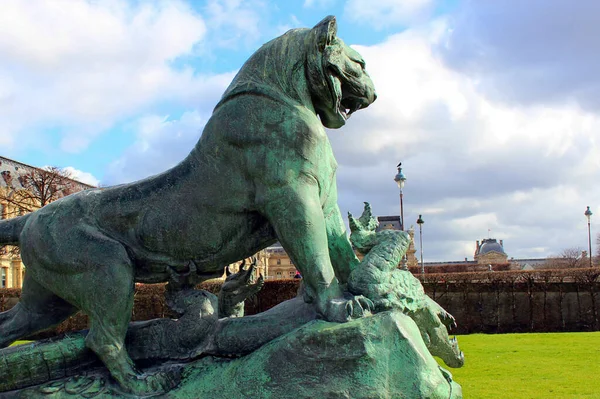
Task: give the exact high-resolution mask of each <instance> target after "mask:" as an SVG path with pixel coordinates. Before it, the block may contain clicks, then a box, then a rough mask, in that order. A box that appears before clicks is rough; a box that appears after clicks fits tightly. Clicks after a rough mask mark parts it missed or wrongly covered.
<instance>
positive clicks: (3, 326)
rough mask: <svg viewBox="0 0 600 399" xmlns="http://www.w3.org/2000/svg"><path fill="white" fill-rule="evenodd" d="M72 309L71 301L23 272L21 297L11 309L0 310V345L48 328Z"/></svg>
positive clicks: (73, 309)
mask: <svg viewBox="0 0 600 399" xmlns="http://www.w3.org/2000/svg"><path fill="white" fill-rule="evenodd" d="M76 310H77V309H76V308H75V307H74V306H73V305H71V304H70V303H68V302H66V301H65V300H63V299H62V298H60V297H58V296H56V295H55V294H54V293H52V292H50V291H49V290H47V289H46V288H44V287H43V286H41V285H40V284H39V283H38V282H37V281H35V280H34V279H33V278H32V277H31V276H30V275H29V274H25V281H24V282H23V290H22V293H21V300H20V301H19V303H17V304H16V305H15V306H14V307H12V308H11V309H9V310H7V311H6V312H2V313H0V348H4V347H6V346H8V345H10V344H11V343H13V342H14V341H16V340H17V339H19V338H24V337H27V336H28V335H31V334H33V333H35V332H37V331H40V330H44V329H46V328H50V327H52V326H54V325H56V324H58V323H60V322H61V321H63V320H64V319H66V318H67V317H69V316H70V315H72V314H73V313H75V311H76Z"/></svg>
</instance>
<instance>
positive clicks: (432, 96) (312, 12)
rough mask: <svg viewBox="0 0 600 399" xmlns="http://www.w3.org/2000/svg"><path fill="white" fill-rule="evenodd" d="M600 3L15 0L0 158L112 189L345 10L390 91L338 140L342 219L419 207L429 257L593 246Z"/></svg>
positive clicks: (181, 141) (182, 142)
mask: <svg viewBox="0 0 600 399" xmlns="http://www.w3.org/2000/svg"><path fill="white" fill-rule="evenodd" d="M599 12H600V5H598V4H597V3H596V2H594V1H591V0H590V1H586V0H582V1H579V2H577V3H576V4H572V3H571V2H568V1H566V0H564V1H558V0H547V1H546V0H545V1H542V0H531V1H528V2H522V1H520V0H499V1H494V2H490V1H458V0H457V1H436V0H379V1H366V0H304V1H301V0H298V1H289V2H283V1H269V0H247V1H240V0H212V1H183V0H173V1H129V2H128V1H125V0H109V1H103V2H95V1H94V2H93V1H85V0H68V1H67V0H65V1H58V0H57V1H41V0H31V1H28V2H22V1H18V0H5V1H3V2H2V4H0V155H3V156H6V157H9V158H13V159H16V160H18V161H21V162H25V163H28V164H31V165H36V166H44V165H55V166H61V167H71V168H74V169H75V170H77V171H78V173H79V177H80V179H82V180H84V181H86V182H90V183H100V184H102V185H111V184H117V183H122V182H128V181H133V180H136V179H140V178H143V177H145V176H148V175H151V174H154V173H158V172H160V171H162V170H164V169H166V168H168V167H170V166H172V165H174V164H175V163H176V162H177V161H178V160H180V159H182V158H183V157H184V156H185V155H186V154H187V152H188V151H189V150H190V149H191V148H192V146H193V145H194V143H195V142H196V141H197V139H198V137H199V136H200V134H201V131H202V127H203V126H204V124H205V123H206V121H207V120H208V118H209V117H210V114H211V112H212V108H213V107H214V105H215V104H216V102H217V101H218V99H219V98H220V96H221V94H222V92H223V91H224V89H225V88H226V87H227V85H228V83H229V82H230V80H231V79H232V78H233V76H234V75H235V73H236V71H237V70H238V69H239V67H240V66H241V65H242V64H243V62H244V61H245V60H246V59H247V58H248V57H249V56H250V55H251V54H252V52H253V51H255V50H256V49H257V48H258V47H259V46H260V45H261V44H262V43H264V42H266V41H268V40H270V39H272V38H273V37H275V36H277V35H279V34H281V33H283V32H285V31H286V30H287V29H290V28H296V27H312V26H313V25H314V24H316V23H317V22H319V21H320V20H321V19H322V18H323V17H324V16H326V15H329V14H333V15H336V16H337V19H338V26H339V32H338V36H339V37H341V38H342V39H344V40H345V41H346V42H347V43H349V44H351V45H353V46H354V47H355V48H356V49H357V50H358V51H359V52H360V53H361V54H362V55H363V56H364V58H365V59H366V61H367V70H369V72H370V74H371V75H372V77H373V80H374V82H375V84H376V87H377V90H378V96H379V97H378V100H377V102H376V103H375V104H373V106H372V107H370V108H369V109H367V110H363V111H360V112H359V113H357V114H356V115H353V117H352V118H351V119H350V120H349V121H348V124H347V125H346V126H345V127H344V128H342V129H340V130H339V131H338V130H336V131H330V132H329V134H330V138H331V141H332V145H333V148H334V151H335V153H336V157H337V159H338V163H339V164H340V169H339V174H338V184H339V190H340V207H341V209H342V212H344V213H345V212H346V211H352V212H353V213H360V210H361V207H362V202H363V201H370V202H371V203H372V205H373V209H374V211H375V212H376V213H378V214H380V215H383V214H398V208H399V204H398V191H397V188H396V186H395V184H394V182H393V181H392V179H393V176H394V175H395V173H396V169H395V166H396V164H397V163H398V161H403V164H404V166H405V169H404V172H405V173H406V175H407V176H408V179H409V180H408V181H407V184H406V188H405V205H406V208H405V217H406V224H407V225H409V224H413V222H414V220H416V218H417V216H418V214H423V218H424V219H425V225H424V242H425V244H424V254H425V260H426V261H428V260H431V261H433V260H459V259H463V258H464V257H468V258H470V259H471V258H472V256H473V251H474V250H475V240H477V239H481V238H483V237H487V235H488V229H490V230H491V235H492V236H493V237H496V238H498V239H503V240H504V243H505V247H506V250H507V252H508V254H509V256H514V257H541V256H548V255H552V254H557V253H559V252H560V251H561V250H562V249H564V248H571V247H581V248H582V249H585V248H586V246H587V229H586V224H585V218H584V217H583V212H584V211H585V207H586V206H587V205H590V206H591V207H592V211H594V212H595V213H596V212H597V213H598V216H599V217H600V200H599V198H600V188H599V187H597V186H598V185H597V184H596V182H597V181H599V179H598V177H599V174H600V157H599V156H598V155H599V153H598V150H599V148H598V146H599V144H598V139H597V136H598V135H597V133H596V132H598V131H600V129H599V128H600V119H599V118H600V115H599V113H600V108H599V107H600V97H599V96H598V94H597V93H598V92H600V91H599V90H598V89H599V87H598V86H600V78H599V77H598V74H597V71H598V70H599V67H600V56H599V55H598V54H600V48H599V47H600V44H599V42H598V41H597V40H596V38H597V37H598V34H600V32H599V31H600V26H599V24H597V23H596V21H595V18H594V16H597V15H599Z"/></svg>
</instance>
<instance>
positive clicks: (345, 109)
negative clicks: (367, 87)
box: [338, 97, 364, 119]
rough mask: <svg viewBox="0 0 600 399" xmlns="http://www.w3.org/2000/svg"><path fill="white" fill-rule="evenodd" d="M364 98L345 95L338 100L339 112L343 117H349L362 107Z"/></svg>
mask: <svg viewBox="0 0 600 399" xmlns="http://www.w3.org/2000/svg"><path fill="white" fill-rule="evenodd" d="M363 103H364V100H363V99H361V98H358V97H346V98H343V99H342V101H340V105H339V107H338V111H339V113H340V114H341V115H342V116H343V117H344V119H348V118H350V115H352V114H353V113H355V112H356V111H358V110H359V109H361V108H362V107H363Z"/></svg>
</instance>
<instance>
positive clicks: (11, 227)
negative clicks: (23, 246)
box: [0, 213, 31, 245]
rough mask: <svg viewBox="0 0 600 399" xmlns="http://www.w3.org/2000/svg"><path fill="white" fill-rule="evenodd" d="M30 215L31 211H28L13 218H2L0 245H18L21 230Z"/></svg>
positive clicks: (0, 223) (0, 221) (0, 222)
mask: <svg viewBox="0 0 600 399" xmlns="http://www.w3.org/2000/svg"><path fill="white" fill-rule="evenodd" d="M30 216H31V213H28V214H27V215H23V216H18V217H16V218H12V219H6V220H0V245H18V244H19V236H20V235H21V231H23V227H25V222H27V219H29V217H30Z"/></svg>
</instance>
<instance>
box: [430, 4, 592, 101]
mask: <svg viewBox="0 0 600 399" xmlns="http://www.w3.org/2000/svg"><path fill="white" fill-rule="evenodd" d="M599 13H600V3H599V2H597V1H595V0H580V1H577V2H567V1H562V0H544V1H539V0H532V1H527V2H523V1H521V0H504V1H501V2H500V1H470V2H462V3H460V6H459V7H458V10H457V11H456V12H455V13H454V14H453V15H452V16H451V18H450V21H451V27H452V29H451V30H450V31H448V32H447V35H446V37H445V38H444V40H443V42H442V43H440V46H439V48H438V50H439V51H440V52H441V54H442V55H443V59H444V61H445V62H446V63H447V64H448V65H449V66H451V67H452V68H455V69H457V70H460V71H463V72H465V73H468V74H469V75H471V76H472V77H476V78H478V79H479V80H480V82H481V90H483V91H485V92H486V94H487V95H488V96H489V97H490V98H493V99H495V100H499V101H504V102H507V103H521V104H525V105H531V104H550V103H554V104H559V105H561V104H564V103H566V102H577V103H579V104H580V105H581V106H583V107H585V108H587V109H592V110H595V111H598V109H600V101H599V97H598V95H597V93H598V90H599V89H600V79H599V78H598V73H597V71H598V69H599V68H600V56H599V54H600V42H599V41H598V40H597V39H596V38H597V37H598V35H599V34H600V25H599V24H598V18H597V16H598V14H599Z"/></svg>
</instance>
